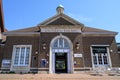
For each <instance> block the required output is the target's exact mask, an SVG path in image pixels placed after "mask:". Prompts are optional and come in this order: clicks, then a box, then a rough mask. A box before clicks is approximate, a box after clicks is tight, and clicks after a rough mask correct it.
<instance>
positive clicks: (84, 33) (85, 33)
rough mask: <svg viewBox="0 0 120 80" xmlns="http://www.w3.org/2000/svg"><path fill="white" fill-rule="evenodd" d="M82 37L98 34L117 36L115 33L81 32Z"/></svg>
mask: <svg viewBox="0 0 120 80" xmlns="http://www.w3.org/2000/svg"><path fill="white" fill-rule="evenodd" d="M82 34H83V35H87V34H93V35H98V34H111V35H117V34H118V33H117V32H82Z"/></svg>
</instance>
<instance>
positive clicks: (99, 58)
mask: <svg viewBox="0 0 120 80" xmlns="http://www.w3.org/2000/svg"><path fill="white" fill-rule="evenodd" d="M98 62H99V64H102V55H101V54H100V53H99V54H98Z"/></svg>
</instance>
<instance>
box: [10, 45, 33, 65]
mask: <svg viewBox="0 0 120 80" xmlns="http://www.w3.org/2000/svg"><path fill="white" fill-rule="evenodd" d="M17 47H19V48H20V51H19V61H18V64H14V62H15V54H16V48H17ZM22 47H25V52H24V53H25V54H24V62H23V63H24V64H20V57H21V48H22ZM27 47H29V48H30V51H29V62H28V64H25V59H26V58H25V57H26V51H27ZM31 50H32V45H14V46H13V55H12V65H13V66H30V60H31Z"/></svg>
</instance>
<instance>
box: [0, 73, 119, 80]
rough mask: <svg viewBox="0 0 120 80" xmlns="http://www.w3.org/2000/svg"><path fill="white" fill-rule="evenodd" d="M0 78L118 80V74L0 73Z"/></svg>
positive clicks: (6, 79) (23, 79) (26, 79)
mask: <svg viewBox="0 0 120 80" xmlns="http://www.w3.org/2000/svg"><path fill="white" fill-rule="evenodd" d="M0 80H120V76H108V75H103V76H91V75H89V74H0Z"/></svg>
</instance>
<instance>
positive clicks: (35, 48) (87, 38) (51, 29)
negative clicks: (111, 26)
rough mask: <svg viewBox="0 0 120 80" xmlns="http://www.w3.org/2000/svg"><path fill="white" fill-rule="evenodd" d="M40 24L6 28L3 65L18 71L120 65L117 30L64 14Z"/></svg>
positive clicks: (66, 70) (60, 12)
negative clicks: (79, 20) (89, 23)
mask: <svg viewBox="0 0 120 80" xmlns="http://www.w3.org/2000/svg"><path fill="white" fill-rule="evenodd" d="M56 11H57V14H56V15H55V16H53V17H51V18H49V19H47V20H45V21H43V22H42V23H40V24H39V25H37V26H34V27H31V28H26V29H20V30H14V31H9V32H4V35H6V36H7V39H6V44H5V51H4V54H3V58H2V66H1V67H2V68H4V69H5V68H6V69H9V70H10V71H15V72H29V71H37V72H39V73H78V72H80V71H83V70H90V69H93V70H94V69H98V68H102V70H104V71H105V70H107V68H114V67H120V55H119V54H118V52H117V45H116V41H115V36H116V35H117V32H113V31H107V30H102V29H96V28H92V27H87V26H85V25H84V24H82V23H80V22H78V21H76V20H75V19H73V18H71V17H69V16H68V15H66V14H64V8H63V6H61V5H60V6H58V7H57V8H56Z"/></svg>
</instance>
